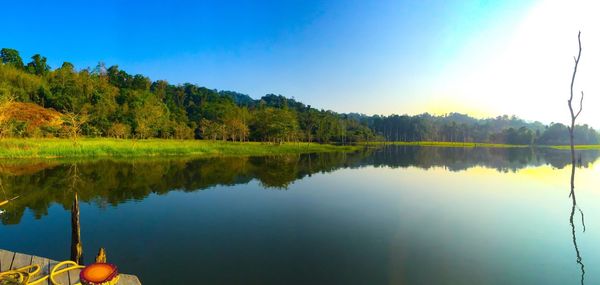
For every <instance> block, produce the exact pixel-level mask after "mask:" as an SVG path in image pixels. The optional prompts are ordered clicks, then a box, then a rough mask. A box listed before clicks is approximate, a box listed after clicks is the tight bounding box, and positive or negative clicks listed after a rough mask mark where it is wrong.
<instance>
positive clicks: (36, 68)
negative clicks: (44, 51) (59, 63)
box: [26, 54, 50, 75]
mask: <svg viewBox="0 0 600 285" xmlns="http://www.w3.org/2000/svg"><path fill="white" fill-rule="evenodd" d="M46 61H47V59H46V57H44V56H41V55H39V54H35V55H33V56H32V57H31V62H29V63H28V64H27V68H26V69H27V72H29V73H31V74H35V75H45V74H46V73H47V72H48V71H49V70H50V66H48V64H47V63H46Z"/></svg>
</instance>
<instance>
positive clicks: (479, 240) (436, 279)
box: [0, 147, 600, 284]
mask: <svg viewBox="0 0 600 285" xmlns="http://www.w3.org/2000/svg"><path fill="white" fill-rule="evenodd" d="M580 154H581V155H580V157H579V162H578V167H577V169H576V179H575V184H576V188H575V191H576V197H577V207H575V208H573V207H572V205H573V203H572V200H571V198H569V192H570V184H569V182H570V175H571V166H570V164H569V161H570V157H569V152H567V151H558V150H549V149H538V150H534V149H528V148H523V149H483V148H475V149H463V148H418V147H387V148H382V149H378V150H365V151H360V152H356V153H349V154H344V153H333V154H320V155H317V154H313V155H299V156H297V155H292V156H277V157H242V158H209V159H152V160H139V161H119V160H116V161H115V160H102V161H95V162H86V161H67V162H56V161H27V162H26V161H2V162H0V178H1V179H2V186H3V187H2V189H3V190H2V191H0V200H4V199H5V198H9V197H12V196H15V195H21V198H19V199H17V200H15V201H14V202H13V203H11V204H9V206H8V207H5V208H4V209H5V210H6V212H5V213H4V214H2V215H1V216H0V219H1V222H2V223H1V225H0V248H4V249H8V250H12V251H18V252H24V253H29V254H35V255H40V256H46V257H50V258H52V259H57V260H63V259H68V258H69V256H70V248H71V211H70V210H71V205H72V203H73V197H74V193H75V191H76V192H77V193H78V195H79V200H80V215H81V236H82V241H83V246H84V260H85V261H86V262H89V261H91V260H93V258H94V256H95V253H96V251H97V250H98V248H99V247H105V248H106V249H107V251H108V258H109V261H111V262H113V263H115V264H117V265H118V266H119V268H120V271H122V272H127V273H132V274H136V275H138V276H139V277H140V279H141V280H142V282H143V283H144V284H581V283H588V284H598V283H600V244H599V243H598V242H597V241H598V240H600V197H599V194H600V189H599V185H600V176H599V175H598V174H600V164H598V163H596V160H597V158H598V156H599V153H598V152H597V151H582V152H580ZM579 210H581V212H580V211H579ZM572 211H573V213H574V215H573V219H572V221H573V223H571V222H570V221H571V212H572ZM581 213H584V214H585V216H584V217H585V220H584V221H585V231H584V227H583V224H582V219H581V218H582V216H581Z"/></svg>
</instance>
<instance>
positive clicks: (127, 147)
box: [0, 138, 600, 159]
mask: <svg viewBox="0 0 600 285" xmlns="http://www.w3.org/2000/svg"><path fill="white" fill-rule="evenodd" d="M382 145H406V146H430V147H495V148H512V147H530V146H528V145H507V144H489V143H459V142H385V143H384V142H370V143H361V144H359V145H354V146H336V145H331V144H317V143H311V144H308V143H284V144H281V145H275V144H265V143H259V142H222V141H204V140H162V139H149V140H119V139H108V138H84V139H80V140H78V141H77V143H76V144H75V143H73V141H71V140H68V139H2V140H0V158H8V159H10V158H98V157H158V156H236V155H237V156H239V155H246V156H260V155H277V154H294V153H315V152H331V151H354V150H358V149H361V148H364V147H366V146H382ZM536 147H550V148H555V149H569V146H568V145H560V146H536ZM577 149H600V145H579V146H577Z"/></svg>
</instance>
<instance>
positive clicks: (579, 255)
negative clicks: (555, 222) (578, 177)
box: [569, 163, 585, 285]
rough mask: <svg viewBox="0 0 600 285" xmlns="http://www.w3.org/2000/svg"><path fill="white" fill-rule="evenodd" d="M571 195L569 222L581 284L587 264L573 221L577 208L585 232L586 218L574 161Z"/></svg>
mask: <svg viewBox="0 0 600 285" xmlns="http://www.w3.org/2000/svg"><path fill="white" fill-rule="evenodd" d="M569 197H570V198H571V201H572V205H571V215H570V216H569V223H570V224H571V234H572V236H573V247H574V248H575V254H576V256H577V259H576V262H577V264H579V266H580V268H581V285H583V284H584V278H585V265H584V264H583V261H582V258H581V252H580V251H579V247H578V246H577V235H576V233H575V223H574V221H573V218H574V216H575V209H576V208H577V210H578V211H579V213H580V214H581V225H582V227H583V232H584V233H585V220H584V215H583V211H582V210H581V209H580V208H579V207H578V206H577V199H576V198H575V164H574V163H572V164H571V192H570V193H569Z"/></svg>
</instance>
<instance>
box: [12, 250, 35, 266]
mask: <svg viewBox="0 0 600 285" xmlns="http://www.w3.org/2000/svg"><path fill="white" fill-rule="evenodd" d="M32 258H33V256H31V255H27V254H22V253H15V257H14V258H13V261H12V264H11V266H10V269H19V268H22V267H25V266H29V265H31V259H32Z"/></svg>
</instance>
